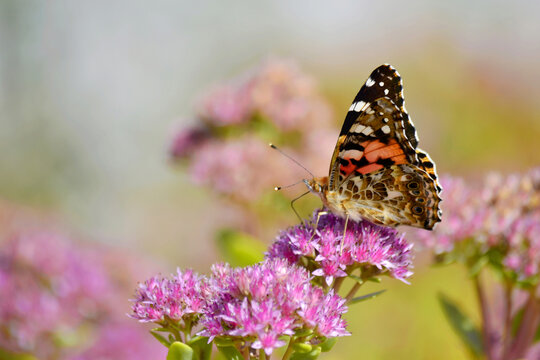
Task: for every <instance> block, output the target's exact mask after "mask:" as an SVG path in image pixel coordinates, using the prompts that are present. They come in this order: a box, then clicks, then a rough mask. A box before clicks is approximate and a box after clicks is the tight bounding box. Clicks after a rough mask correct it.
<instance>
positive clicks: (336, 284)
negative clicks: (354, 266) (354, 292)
mask: <svg viewBox="0 0 540 360" xmlns="http://www.w3.org/2000/svg"><path fill="white" fill-rule="evenodd" d="M344 280H345V278H344V277H340V278H337V279H336V281H335V282H334V286H333V287H332V288H333V289H334V292H335V293H336V294H337V293H338V291H339V289H340V288H341V284H343V281H344Z"/></svg>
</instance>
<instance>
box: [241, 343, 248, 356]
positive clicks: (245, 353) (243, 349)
mask: <svg viewBox="0 0 540 360" xmlns="http://www.w3.org/2000/svg"><path fill="white" fill-rule="evenodd" d="M239 350H240V352H241V353H242V355H243V356H244V360H249V346H247V344H244V348H240V349H239Z"/></svg>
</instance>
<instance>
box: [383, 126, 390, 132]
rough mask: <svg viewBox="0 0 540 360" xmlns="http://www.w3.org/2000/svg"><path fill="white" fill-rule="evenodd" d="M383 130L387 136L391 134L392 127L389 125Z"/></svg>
mask: <svg viewBox="0 0 540 360" xmlns="http://www.w3.org/2000/svg"><path fill="white" fill-rule="evenodd" d="M381 130H382V131H383V133H385V134H390V126H388V125H384V126H383V127H382V128H381Z"/></svg>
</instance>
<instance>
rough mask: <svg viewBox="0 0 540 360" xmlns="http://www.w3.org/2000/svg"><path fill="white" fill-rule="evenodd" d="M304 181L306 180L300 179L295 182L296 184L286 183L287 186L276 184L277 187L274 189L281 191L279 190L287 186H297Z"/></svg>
mask: <svg viewBox="0 0 540 360" xmlns="http://www.w3.org/2000/svg"><path fill="white" fill-rule="evenodd" d="M302 182H304V180H300V181H297V182H295V183H294V184H290V185H286V186H276V187H275V188H274V190H276V191H279V190H281V189H287V188H290V187H293V186H295V185H298V184H300V183H302Z"/></svg>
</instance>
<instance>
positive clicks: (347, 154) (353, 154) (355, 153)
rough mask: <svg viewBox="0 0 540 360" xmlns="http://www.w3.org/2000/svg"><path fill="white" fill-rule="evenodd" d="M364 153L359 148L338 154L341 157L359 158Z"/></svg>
mask: <svg viewBox="0 0 540 360" xmlns="http://www.w3.org/2000/svg"><path fill="white" fill-rule="evenodd" d="M363 155H364V152H363V151H360V150H347V151H342V152H340V153H339V156H340V157H341V158H343V159H360V158H361V157H362V156H363Z"/></svg>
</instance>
